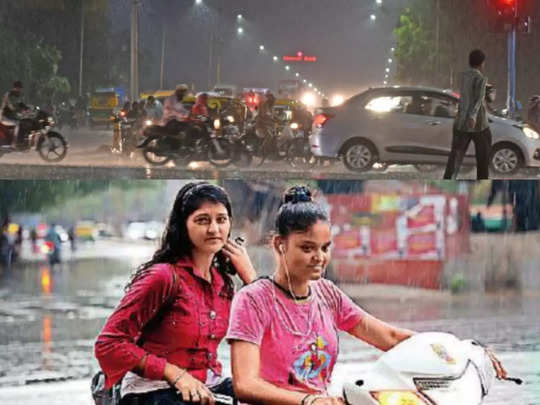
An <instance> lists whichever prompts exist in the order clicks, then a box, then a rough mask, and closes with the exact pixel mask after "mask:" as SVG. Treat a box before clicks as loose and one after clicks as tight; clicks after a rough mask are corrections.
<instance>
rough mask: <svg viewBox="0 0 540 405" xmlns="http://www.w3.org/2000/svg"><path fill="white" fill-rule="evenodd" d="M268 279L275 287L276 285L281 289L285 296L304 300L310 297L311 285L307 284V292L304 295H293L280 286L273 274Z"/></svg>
mask: <svg viewBox="0 0 540 405" xmlns="http://www.w3.org/2000/svg"><path fill="white" fill-rule="evenodd" d="M270 280H272V282H273V283H274V285H275V286H276V287H278V288H279V289H280V290H281V291H283V293H284V294H285V295H287V297H289V298H291V299H293V300H295V301H305V300H307V299H308V298H310V297H311V287H310V286H308V294H307V295H304V296H298V295H294V294H291V292H290V291H288V290H286V289H285V288H284V287H282V286H281V285H280V284H278V282H277V281H276V280H275V276H273V277H272V278H271V279H270Z"/></svg>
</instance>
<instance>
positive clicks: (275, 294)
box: [227, 186, 506, 405]
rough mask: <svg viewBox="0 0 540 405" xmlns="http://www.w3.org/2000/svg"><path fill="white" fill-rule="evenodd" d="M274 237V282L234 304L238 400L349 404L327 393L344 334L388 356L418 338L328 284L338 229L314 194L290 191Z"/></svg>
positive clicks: (265, 281) (254, 286)
mask: <svg viewBox="0 0 540 405" xmlns="http://www.w3.org/2000/svg"><path fill="white" fill-rule="evenodd" d="M275 231H276V232H275V236H274V237H273V239H272V242H271V246H272V250H273V253H274V257H275V258H276V262H277V263H276V272H275V273H274V275H273V277H267V278H260V279H259V280H257V281H255V282H253V283H251V284H250V285H248V286H246V287H244V288H242V289H241V290H240V291H239V292H238V293H237V294H236V296H235V297H234V300H233V305H232V309H231V320H230V326H229V330H228V332H227V340H228V341H229V342H230V343H231V363H232V375H233V382H234V388H235V392H236V395H237V397H238V399H239V400H240V401H242V402H245V403H251V404H291V405H292V404H299V405H339V404H343V403H344V401H343V399H342V398H340V397H336V396H333V395H331V394H330V393H329V392H328V387H329V384H330V380H331V377H332V371H333V368H334V365H335V364H336V359H337V356H338V348H339V347H338V346H339V334H338V331H339V330H341V331H345V332H348V333H349V334H351V335H352V336H354V337H356V338H358V339H359V340H361V341H363V342H366V343H369V344H371V345H373V346H375V347H377V348H379V349H380V350H384V351H387V350H390V349H391V348H393V347H394V346H395V345H397V344H398V343H399V342H401V341H403V340H405V339H408V338H409V337H410V336H411V335H412V334H414V332H412V331H409V330H407V329H403V328H398V327H394V326H392V325H389V324H387V323H385V322H382V321H381V320H379V319H377V318H375V317H373V316H371V315H369V314H368V313H366V312H365V311H364V310H362V309H361V308H360V307H359V306H358V305H356V304H355V303H354V302H353V301H352V300H351V299H350V298H349V297H348V296H346V295H345V294H344V293H343V292H342V291H341V290H340V289H339V288H338V287H337V286H336V285H334V284H333V283H332V282H331V281H329V280H326V279H324V277H323V276H324V272H325V269H326V267H327V265H328V264H329V261H330V253H331V249H330V245H331V235H332V232H331V224H330V221H329V216H328V213H327V212H326V211H325V209H324V208H323V207H322V206H321V205H319V204H317V203H315V202H313V200H312V197H311V191H310V190H309V189H307V188H306V187H303V186H296V187H292V188H291V189H289V190H288V192H287V193H286V194H285V195H284V197H283V199H282V205H281V207H280V208H279V211H278V214H277V218H276V229H275ZM488 354H490V357H491V355H492V353H489V352H488ZM491 358H492V361H493V366H494V367H495V370H496V373H497V377H500V378H503V377H506V372H505V371H504V369H503V367H502V365H500V362H498V361H497V360H496V358H495V357H494V356H493V357H491ZM351 402H352V401H351Z"/></svg>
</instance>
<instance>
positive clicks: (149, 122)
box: [144, 120, 154, 127]
mask: <svg viewBox="0 0 540 405" xmlns="http://www.w3.org/2000/svg"><path fill="white" fill-rule="evenodd" d="M152 124H154V123H153V122H152V120H146V121H144V126H145V127H149V126H151V125H152Z"/></svg>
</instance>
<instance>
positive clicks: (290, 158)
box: [284, 122, 317, 169]
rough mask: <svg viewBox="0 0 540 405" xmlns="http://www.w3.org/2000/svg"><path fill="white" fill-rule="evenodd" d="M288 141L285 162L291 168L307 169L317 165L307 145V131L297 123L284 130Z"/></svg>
mask: <svg viewBox="0 0 540 405" xmlns="http://www.w3.org/2000/svg"><path fill="white" fill-rule="evenodd" d="M284 132H285V138H286V139H288V147H287V157H286V160H287V162H289V164H290V165H291V166H292V167H297V168H303V169H308V168H311V167H313V166H315V164H316V163H317V160H316V159H315V157H314V156H313V153H312V152H311V147H310V144H309V130H308V129H306V128H303V126H302V125H301V124H299V123H297V122H292V123H291V124H290V125H288V126H286V127H285V128H284Z"/></svg>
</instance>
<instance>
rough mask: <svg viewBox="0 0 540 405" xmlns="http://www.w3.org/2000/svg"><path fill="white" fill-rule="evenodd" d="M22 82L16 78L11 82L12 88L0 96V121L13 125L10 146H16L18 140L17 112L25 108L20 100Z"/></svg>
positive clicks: (8, 125)
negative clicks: (0, 99) (0, 101)
mask: <svg viewBox="0 0 540 405" xmlns="http://www.w3.org/2000/svg"><path fill="white" fill-rule="evenodd" d="M22 90H23V84H22V82H21V81H19V80H17V81H16V82H14V83H13V88H12V89H11V90H10V91H8V92H7V93H6V94H4V97H3V98H2V107H1V108H0V122H2V124H3V125H5V126H7V127H15V129H14V131H13V138H12V140H11V146H12V147H13V148H16V147H17V144H18V143H19V142H20V139H19V134H20V133H21V132H22V131H20V117H19V114H20V113H21V112H22V111H24V110H25V109H27V107H26V105H24V103H23V101H22Z"/></svg>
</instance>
